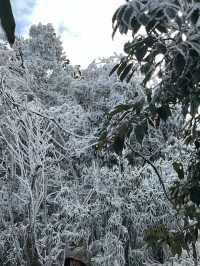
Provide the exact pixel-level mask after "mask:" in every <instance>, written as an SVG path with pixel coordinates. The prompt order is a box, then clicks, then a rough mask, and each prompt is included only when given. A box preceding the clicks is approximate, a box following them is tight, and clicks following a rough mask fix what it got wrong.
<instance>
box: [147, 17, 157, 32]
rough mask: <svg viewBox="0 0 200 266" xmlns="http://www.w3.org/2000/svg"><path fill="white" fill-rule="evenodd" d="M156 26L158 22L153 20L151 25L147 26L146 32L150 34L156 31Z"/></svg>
mask: <svg viewBox="0 0 200 266" xmlns="http://www.w3.org/2000/svg"><path fill="white" fill-rule="evenodd" d="M155 25H156V20H151V21H149V23H148V24H147V25H146V31H147V32H148V33H149V32H150V31H151V30H152V29H154V27H155Z"/></svg>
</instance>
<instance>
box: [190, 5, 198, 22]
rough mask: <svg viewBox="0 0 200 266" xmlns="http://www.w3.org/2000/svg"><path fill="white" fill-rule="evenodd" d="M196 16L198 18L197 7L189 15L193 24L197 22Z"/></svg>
mask: <svg viewBox="0 0 200 266" xmlns="http://www.w3.org/2000/svg"><path fill="white" fill-rule="evenodd" d="M198 18H199V9H198V8H197V9H195V10H194V11H193V12H192V14H191V17H190V19H191V22H192V24H193V25H195V24H196V23H197V21H198Z"/></svg>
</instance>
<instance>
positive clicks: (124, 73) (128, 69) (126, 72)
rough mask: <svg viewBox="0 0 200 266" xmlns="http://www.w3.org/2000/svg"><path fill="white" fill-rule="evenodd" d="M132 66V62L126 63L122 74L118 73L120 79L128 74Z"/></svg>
mask: <svg viewBox="0 0 200 266" xmlns="http://www.w3.org/2000/svg"><path fill="white" fill-rule="evenodd" d="M132 67H133V63H130V64H129V65H127V66H126V67H125V68H124V71H123V72H122V74H121V75H120V80H121V81H123V80H124V79H125V78H126V77H127V75H128V74H129V72H130V71H131V69H132Z"/></svg>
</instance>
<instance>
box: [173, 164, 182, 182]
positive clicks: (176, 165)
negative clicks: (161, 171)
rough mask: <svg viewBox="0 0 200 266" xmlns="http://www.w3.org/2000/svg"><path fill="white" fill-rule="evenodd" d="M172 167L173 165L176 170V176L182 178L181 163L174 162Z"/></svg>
mask: <svg viewBox="0 0 200 266" xmlns="http://www.w3.org/2000/svg"><path fill="white" fill-rule="evenodd" d="M173 167H174V170H175V171H176V173H177V174H178V178H179V179H183V178H184V170H183V165H182V163H180V162H174V163H173Z"/></svg>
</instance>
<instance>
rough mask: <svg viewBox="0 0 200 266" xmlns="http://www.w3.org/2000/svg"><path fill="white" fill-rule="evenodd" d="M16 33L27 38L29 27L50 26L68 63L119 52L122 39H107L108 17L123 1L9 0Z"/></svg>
mask: <svg viewBox="0 0 200 266" xmlns="http://www.w3.org/2000/svg"><path fill="white" fill-rule="evenodd" d="M11 1H12V6H13V11H14V15H15V17H16V22H17V32H18V33H20V34H22V35H24V36H27V34H28V29H29V27H30V26H31V24H38V23H39V22H42V23H43V24H46V23H52V24H53V25H54V28H55V29H56V31H57V32H58V33H60V35H61V40H62V42H63V46H64V49H65V51H66V55H67V57H68V58H69V59H70V60H71V61H72V64H81V65H83V66H86V65H87V64H89V63H90V62H91V61H93V59H95V58H98V57H108V56H110V55H112V54H113V53H114V52H117V53H121V52H123V44H124V42H125V40H127V37H126V36H120V35H119V34H117V35H116V37H115V40H114V41H113V40H112V38H111V35H112V25H111V18H112V15H113V13H114V12H115V10H116V9H117V8H118V7H119V6H120V5H122V4H124V3H125V1H124V0H56V1H55V0H25V1H24V0H11Z"/></svg>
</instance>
